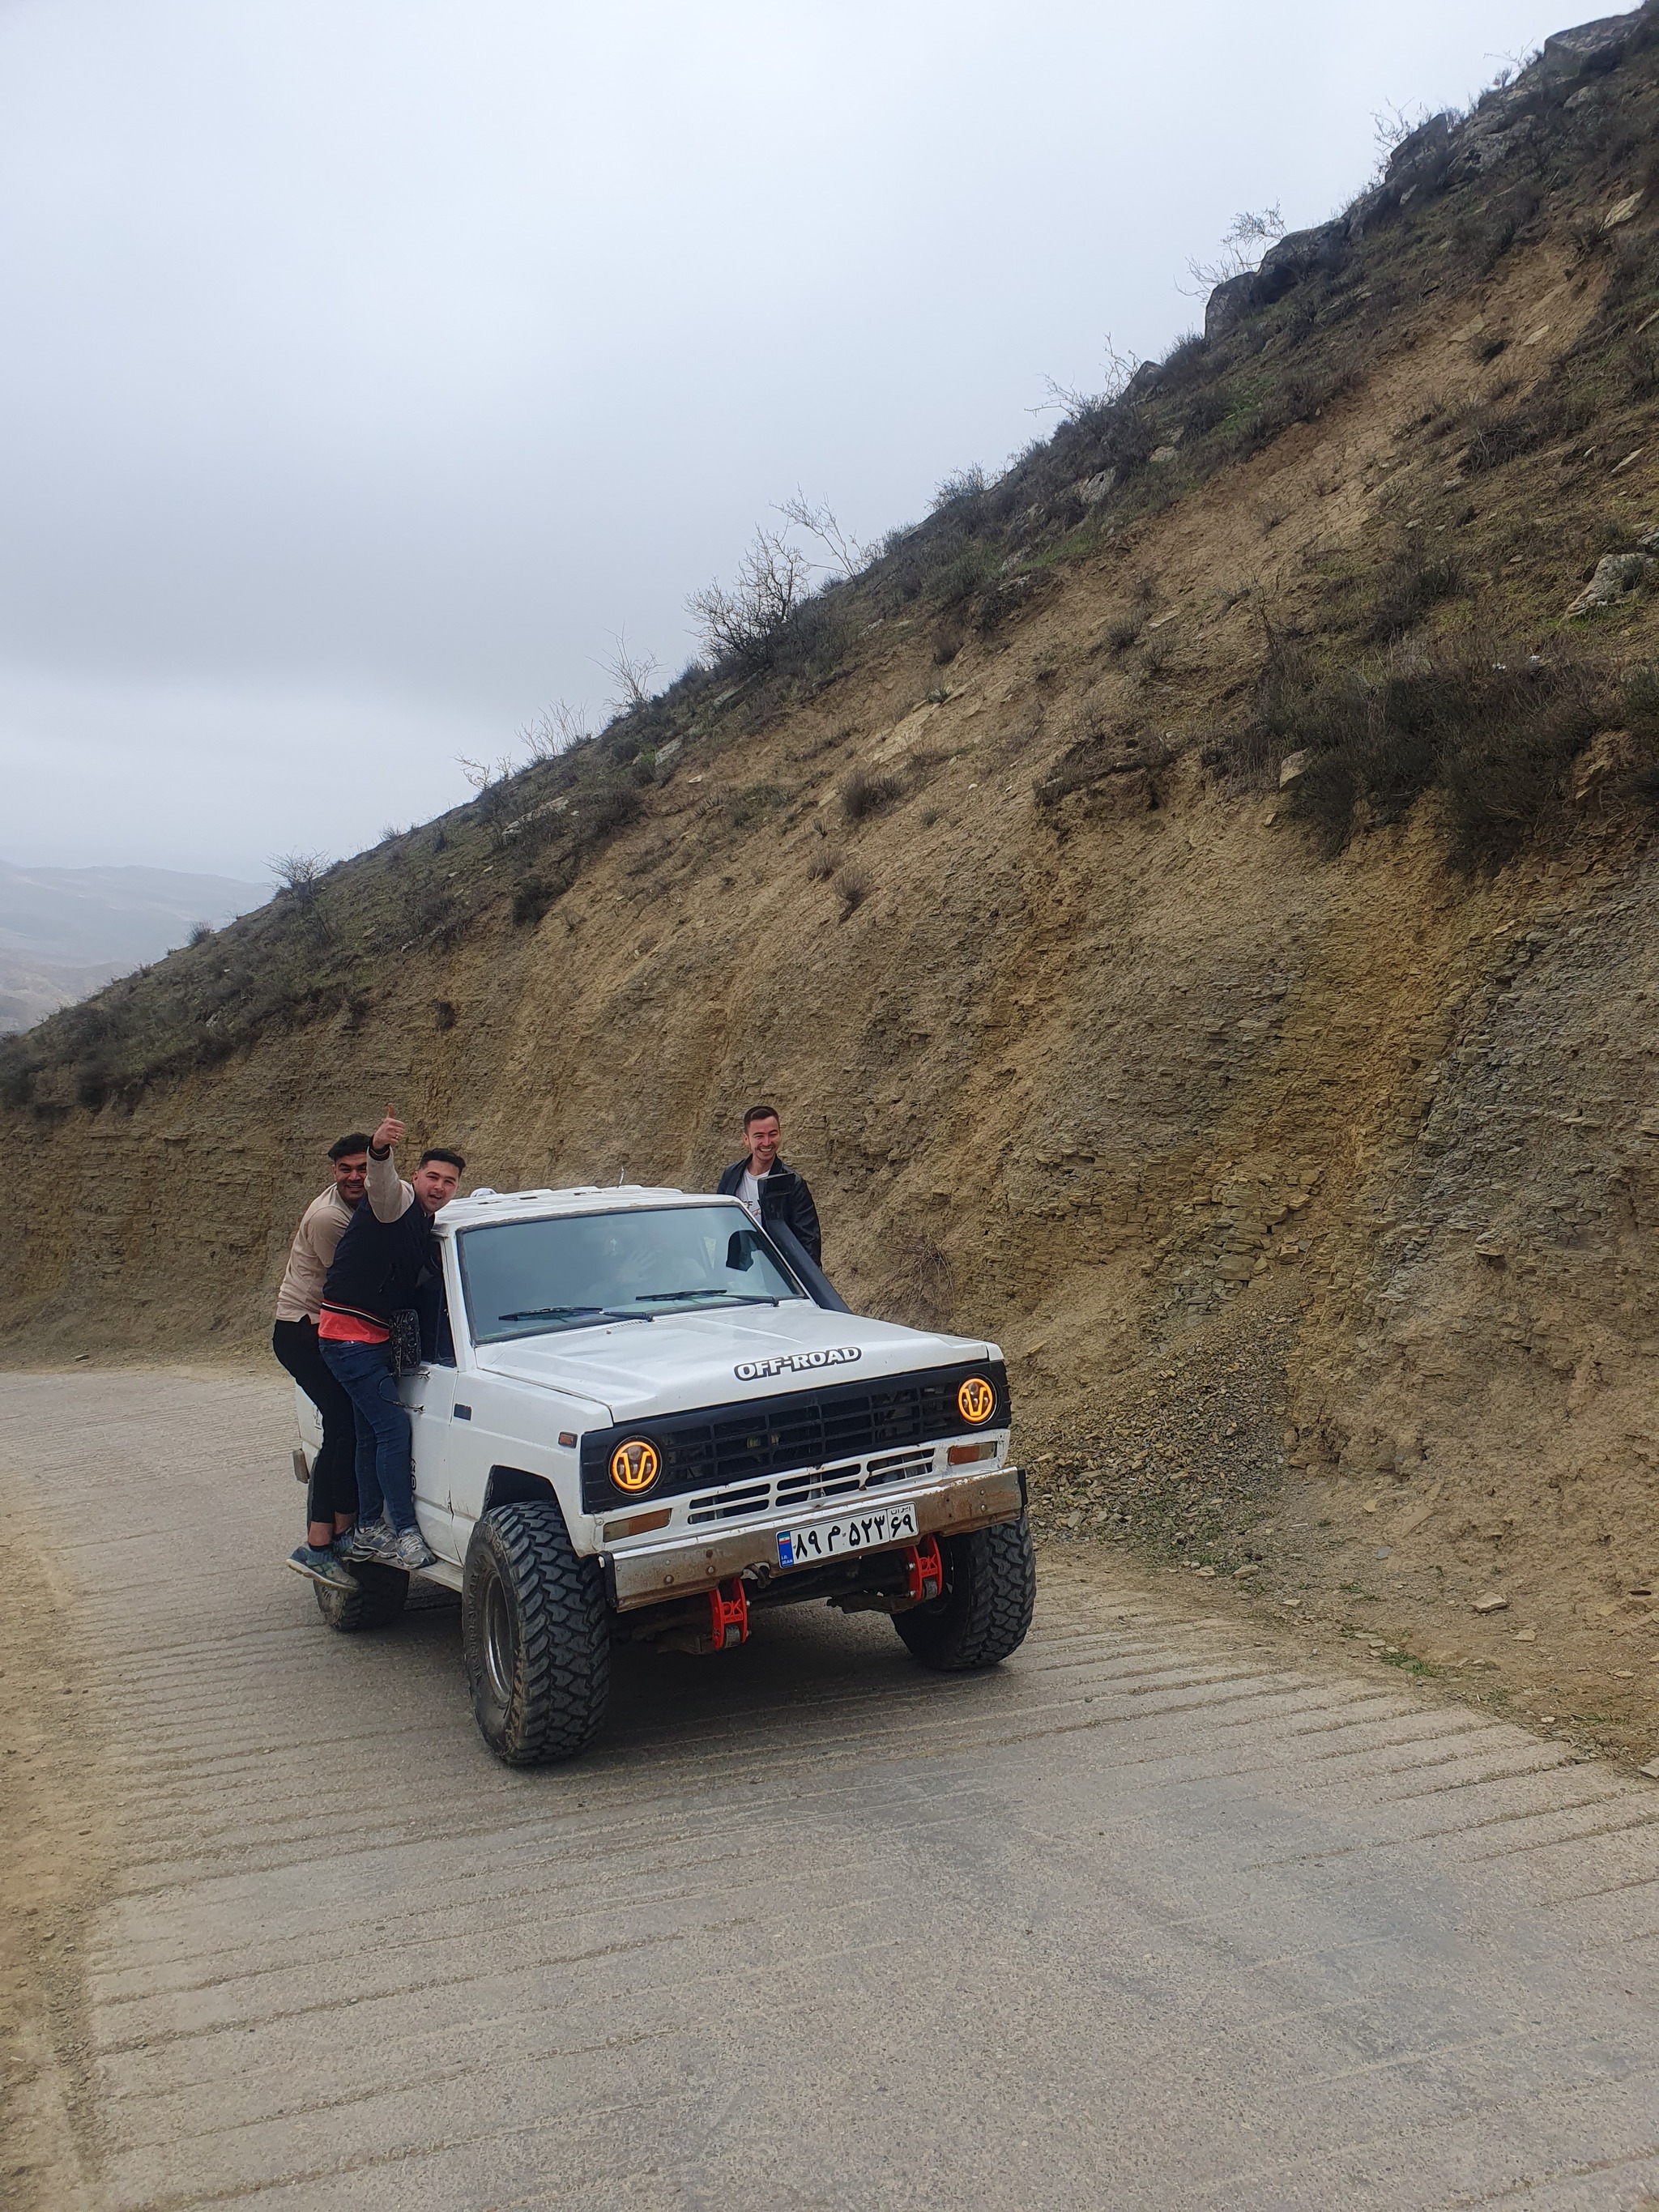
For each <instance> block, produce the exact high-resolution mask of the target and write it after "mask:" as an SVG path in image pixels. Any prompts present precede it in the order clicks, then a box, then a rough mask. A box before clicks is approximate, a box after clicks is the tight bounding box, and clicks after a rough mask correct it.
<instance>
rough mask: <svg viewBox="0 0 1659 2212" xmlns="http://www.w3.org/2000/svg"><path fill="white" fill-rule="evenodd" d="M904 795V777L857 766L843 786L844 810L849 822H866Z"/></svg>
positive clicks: (842, 799)
mask: <svg viewBox="0 0 1659 2212" xmlns="http://www.w3.org/2000/svg"><path fill="white" fill-rule="evenodd" d="M903 796H904V784H903V781H902V778H900V777H898V776H896V775H884V774H878V772H877V771H876V770H874V769H867V768H855V769H854V770H853V773H852V774H851V775H849V776H848V779H847V781H846V782H845V783H843V784H842V787H841V806H842V813H843V814H845V816H846V817H847V818H848V821H849V822H864V821H867V820H868V818H869V817H870V816H871V815H872V814H879V813H880V812H881V811H882V810H883V809H884V807H888V806H891V805H893V803H894V802H895V800H896V799H902V797H903Z"/></svg>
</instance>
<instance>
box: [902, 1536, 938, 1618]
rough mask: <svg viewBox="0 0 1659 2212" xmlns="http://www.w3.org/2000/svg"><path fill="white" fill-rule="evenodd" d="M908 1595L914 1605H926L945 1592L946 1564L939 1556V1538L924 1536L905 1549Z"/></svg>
mask: <svg viewBox="0 0 1659 2212" xmlns="http://www.w3.org/2000/svg"><path fill="white" fill-rule="evenodd" d="M904 1573H905V1589H906V1595H907V1596H908V1598H909V1600H910V1602H911V1603H912V1604H913V1605H926V1604H927V1602H928V1601H929V1600H930V1599H932V1598H936V1597H941V1596H943V1595H944V1592H945V1562H944V1560H943V1559H940V1557H939V1539H938V1537H937V1536H924V1537H923V1538H922V1540H921V1542H920V1543H919V1544H907V1545H906V1546H905V1547H904Z"/></svg>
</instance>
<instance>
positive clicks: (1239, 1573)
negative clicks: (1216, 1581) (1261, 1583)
mask: <svg viewBox="0 0 1659 2212" xmlns="http://www.w3.org/2000/svg"><path fill="white" fill-rule="evenodd" d="M1260 1573H1261V1566H1260V1565H1259V1564H1258V1562H1257V1561H1256V1560H1255V1559H1247V1560H1246V1561H1245V1563H1244V1565H1243V1566H1242V1567H1235V1568H1234V1569H1233V1580H1234V1581H1235V1582H1236V1583H1242V1582H1243V1580H1244V1578H1245V1577H1246V1576H1247V1575H1259V1574H1260Z"/></svg>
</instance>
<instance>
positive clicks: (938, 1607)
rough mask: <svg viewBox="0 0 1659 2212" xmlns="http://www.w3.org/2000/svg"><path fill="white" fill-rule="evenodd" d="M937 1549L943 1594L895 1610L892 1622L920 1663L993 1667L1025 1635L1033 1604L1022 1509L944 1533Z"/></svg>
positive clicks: (1031, 1558)
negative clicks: (1013, 1517)
mask: <svg viewBox="0 0 1659 2212" xmlns="http://www.w3.org/2000/svg"><path fill="white" fill-rule="evenodd" d="M939 1551H940V1553H942V1554H943V1556H944V1560H945V1590H944V1594H943V1595H941V1596H939V1597H936V1598H935V1599H933V1601H932V1603H931V1604H928V1605H917V1606H912V1607H911V1608H910V1609H909V1611H908V1613H895V1614H894V1616H893V1626H894V1627H895V1628H896V1629H897V1631H898V1632H899V1634H900V1635H901V1636H902V1638H904V1641H905V1643H906V1644H908V1646H909V1648H910V1653H911V1656H912V1657H913V1658H916V1659H919V1660H920V1661H921V1663H922V1665H923V1666H924V1667H933V1668H938V1669H939V1672H940V1673H941V1674H967V1673H969V1671H970V1670H971V1669H972V1668H976V1667H995V1666H997V1665H999V1664H1000V1662H1001V1661H1003V1660H1004V1659H1006V1657H1007V1656H1008V1655H1009V1653H1010V1652H1011V1651H1018V1649H1019V1647H1020V1645H1021V1644H1024V1641H1025V1632H1026V1631H1027V1629H1029V1628H1030V1626H1031V1611H1032V1608H1033V1607H1034V1606H1035V1605H1036V1553H1035V1552H1034V1551H1033V1549H1032V1547H1031V1531H1030V1526H1029V1524H1028V1522H1027V1521H1026V1518H1025V1516H1024V1514H1023V1513H1022V1514H1021V1515H1020V1516H1019V1518H1018V1521H1004V1522H999V1523H998V1525H997V1526H996V1527H995V1528H975V1530H974V1531H973V1533H972V1534H971V1535H967V1536H946V1537H945V1538H944V1539H942V1540H941V1541H940V1544H939Z"/></svg>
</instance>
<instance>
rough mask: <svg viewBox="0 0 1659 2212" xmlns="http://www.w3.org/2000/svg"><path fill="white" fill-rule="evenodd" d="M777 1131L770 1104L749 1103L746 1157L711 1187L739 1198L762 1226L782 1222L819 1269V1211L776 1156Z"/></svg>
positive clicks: (745, 1126)
mask: <svg viewBox="0 0 1659 2212" xmlns="http://www.w3.org/2000/svg"><path fill="white" fill-rule="evenodd" d="M743 1141H744V1146H745V1148H746V1152H745V1157H744V1158H743V1159H740V1160H733V1161H732V1164H731V1166H730V1167H729V1168H727V1170H726V1172H725V1174H724V1175H723V1176H721V1177H720V1181H719V1182H718V1183H717V1184H716V1185H715V1186H714V1187H715V1188H716V1189H717V1190H718V1191H719V1192H720V1196H721V1197H722V1198H737V1199H741V1200H742V1201H743V1203H744V1205H745V1206H747V1207H748V1209H749V1211H750V1213H752V1214H753V1215H754V1217H755V1218H756V1220H757V1221H758V1222H759V1223H760V1225H761V1226H762V1227H763V1228H765V1227H766V1226H767V1225H769V1224H770V1223H772V1222H774V1221H781V1222H782V1224H783V1225H784V1226H785V1228H786V1229H791V1230H793V1231H794V1233H795V1235H796V1236H797V1237H799V1239H800V1241H801V1243H802V1245H803V1246H804V1247H805V1251H806V1255H807V1257H808V1258H809V1259H810V1260H811V1261H812V1262H813V1263H814V1265H815V1266H817V1267H822V1266H823V1232H822V1231H821V1230H820V1229H819V1227H818V1210H817V1206H814V1205H813V1203H812V1194H811V1191H810V1190H809V1189H808V1188H806V1178H805V1176H804V1175H801V1174H799V1172H798V1171H797V1170H795V1169H794V1168H791V1167H786V1166H785V1165H784V1164H783V1162H782V1161H781V1159H780V1158H778V1146H779V1143H780V1141H781V1130H780V1128H779V1126H778V1109H777V1108H776V1107H775V1106H751V1107H750V1109H749V1111H748V1112H747V1113H746V1114H745V1115H744V1117H743Z"/></svg>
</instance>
